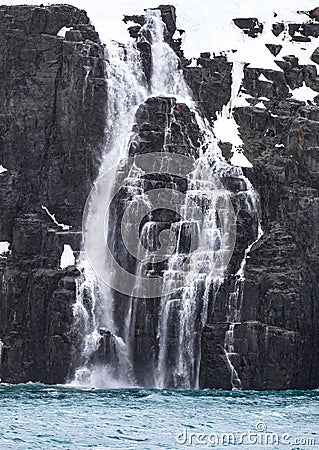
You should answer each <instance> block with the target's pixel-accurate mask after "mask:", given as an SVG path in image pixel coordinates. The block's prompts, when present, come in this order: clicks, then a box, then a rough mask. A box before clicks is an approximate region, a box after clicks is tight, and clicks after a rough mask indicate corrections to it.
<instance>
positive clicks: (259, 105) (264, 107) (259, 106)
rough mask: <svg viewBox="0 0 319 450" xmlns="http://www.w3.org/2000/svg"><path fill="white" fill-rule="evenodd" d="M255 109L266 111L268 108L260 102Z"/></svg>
mask: <svg viewBox="0 0 319 450" xmlns="http://www.w3.org/2000/svg"><path fill="white" fill-rule="evenodd" d="M255 108H262V109H266V106H265V105H264V104H263V102H259V103H257V104H256V105H255Z"/></svg>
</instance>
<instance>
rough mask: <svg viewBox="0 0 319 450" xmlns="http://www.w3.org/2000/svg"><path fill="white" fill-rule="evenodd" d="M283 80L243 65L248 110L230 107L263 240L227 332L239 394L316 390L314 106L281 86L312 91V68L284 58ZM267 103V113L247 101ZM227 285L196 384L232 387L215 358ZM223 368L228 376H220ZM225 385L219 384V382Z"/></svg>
mask: <svg viewBox="0 0 319 450" xmlns="http://www.w3.org/2000/svg"><path fill="white" fill-rule="evenodd" d="M284 59H285V61H286V62H287V63H289V65H288V66H287V67H284V73H282V72H281V73H279V72H275V71H262V73H263V74H264V75H265V76H266V77H267V78H268V79H269V80H271V81H272V83H269V86H268V83H267V82H263V81H259V80H258V78H259V75H260V73H261V72H260V71H259V70H257V69H250V68H246V70H245V77H244V89H245V91H246V92H249V94H250V95H252V96H253V97H255V100H254V101H253V100H251V103H252V106H250V107H242V108H238V109H236V110H235V114H234V116H235V119H236V121H237V123H238V125H239V126H240V133H241V137H242V139H243V141H244V149H245V154H246V155H247V157H248V158H249V160H250V161H251V162H252V163H253V165H254V168H253V169H251V170H249V171H247V176H248V177H249V178H250V180H251V181H252V183H253V185H254V186H255V188H256V189H257V191H258V193H259V195H260V202H261V210H262V227H263V231H264V235H263V236H262V238H261V239H260V240H259V241H258V242H257V243H256V244H255V245H254V246H253V247H252V249H251V251H250V253H249V259H248V260H247V265H246V268H245V279H246V281H245V282H244V285H243V288H242V297H241V320H240V323H238V324H236V325H235V328H234V352H235V354H236V358H234V359H233V365H234V367H235V369H236V371H237V372H238V375H239V377H240V379H241V381H242V386H243V388H246V389H290V388H292V389H299V388H315V387H316V386H318V384H319V358H318V353H317V350H316V349H317V348H318V340H319V334H318V328H317V326H316V323H317V322H318V319H319V316H318V314H319V312H318V298H319V291H318V267H319V266H318V255H319V254H318V242H319V239H318V238H319V235H318V218H319V198H318V188H319V176H318V132H317V128H318V118H319V116H318V107H317V105H316V104H311V105H307V106H306V105H305V103H304V102H300V101H297V100H294V99H291V98H290V95H289V94H288V86H289V87H291V88H296V87H299V86H301V85H302V84H303V82H305V83H306V85H308V86H310V85H311V86H312V88H313V89H314V90H317V84H316V83H317V71H316V68H315V66H310V65H308V66H299V64H298V59H297V58H295V57H292V56H290V57H287V58H284ZM265 96H266V97H267V98H268V99H269V100H265V101H264V104H265V106H266V109H259V108H255V107H254V106H253V105H254V103H255V101H259V100H258V99H259V98H260V97H265ZM234 283H235V280H234V279H233V277H229V278H228V279H227V280H226V281H225V283H224V285H223V286H222V288H221V289H220V292H219V295H218V298H217V301H216V306H215V310H214V312H213V313H212V315H211V318H210V320H209V322H208V324H207V326H206V329H205V331H204V334H203V344H202V354H203V359H202V371H201V385H202V386H203V387H204V386H205V387H220V388H229V387H230V376H231V374H230V370H229V366H228V364H227V361H226V359H225V354H224V352H223V351H222V344H223V342H224V338H225V332H226V331H227V329H228V327H227V326H226V323H227V320H226V319H225V318H226V311H225V307H226V304H227V299H228V297H229V293H231V292H234ZM227 371H228V373H229V375H228V377H227V375H225V374H227ZM225 378H226V379H225Z"/></svg>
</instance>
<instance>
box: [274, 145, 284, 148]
mask: <svg viewBox="0 0 319 450" xmlns="http://www.w3.org/2000/svg"><path fill="white" fill-rule="evenodd" d="M275 147H276V148H285V146H284V144H276V145H275Z"/></svg>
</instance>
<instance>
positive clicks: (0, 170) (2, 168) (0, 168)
mask: <svg viewBox="0 0 319 450" xmlns="http://www.w3.org/2000/svg"><path fill="white" fill-rule="evenodd" d="M3 172H8V169H6V168H5V167H3V166H1V165H0V173H3Z"/></svg>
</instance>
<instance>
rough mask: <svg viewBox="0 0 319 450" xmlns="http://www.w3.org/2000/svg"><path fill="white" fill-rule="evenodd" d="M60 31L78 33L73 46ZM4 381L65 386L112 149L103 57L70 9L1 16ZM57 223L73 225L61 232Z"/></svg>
mask: <svg viewBox="0 0 319 450" xmlns="http://www.w3.org/2000/svg"><path fill="white" fill-rule="evenodd" d="M62 27H68V28H70V27H72V28H73V29H72V30H70V31H68V32H67V33H66V36H65V38H62V37H58V36H57V33H58V31H59V30H60V29H61V28H62ZM0 54H1V60H2V61H3V64H1V69H0V73H1V80H2V82H1V86H0V103H1V115H0V130H1V133H0V164H2V165H3V166H4V167H5V168H6V169H8V171H7V172H3V173H1V174H0V203H1V210H0V241H9V242H10V243H11V245H10V250H11V254H10V255H8V257H7V258H4V257H0V267H1V268H0V311H1V313H0V339H1V341H2V342H3V343H4V346H3V351H2V361H1V363H0V378H2V379H3V380H4V381H7V382H24V381H28V380H32V381H44V382H48V383H55V382H61V381H64V380H65V379H66V376H67V374H68V367H69V366H70V359H71V347H72V346H71V341H72V336H71V335H70V329H71V324H72V320H73V318H72V317H73V314H72V304H73V303H74V299H75V277H76V272H77V271H74V270H71V272H70V270H69V271H68V270H63V271H62V270H61V269H59V264H60V257H61V254H62V252H63V246H64V244H69V245H71V246H72V248H73V250H74V251H75V252H77V251H79V250H80V241H81V233H80V231H81V221H82V210H83V206H84V203H85V201H86V197H87V195H88V192H89V189H90V187H91V183H92V181H93V180H94V178H95V177H96V174H97V168H98V158H99V155H100V149H101V145H102V144H103V140H104V127H105V112H104V111H105V103H106V100H107V99H106V89H105V76H104V49H103V47H102V46H101V43H100V41H99V38H98V35H97V33H96V32H95V30H94V28H93V26H92V25H90V24H89V19H88V17H87V15H86V13H85V12H84V11H81V10H79V9H77V8H74V7H72V6H66V5H59V6H58V5H57V6H51V7H29V6H1V7H0ZM42 205H44V206H45V207H46V208H48V210H49V211H50V212H51V213H52V214H55V216H56V218H57V221H58V222H62V223H64V224H68V225H70V227H71V228H70V231H62V230H61V228H60V227H58V226H57V225H55V224H54V222H53V221H52V220H51V219H50V218H49V216H48V215H47V213H46V212H45V211H44V210H43V209H42V208H41V206H42Z"/></svg>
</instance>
